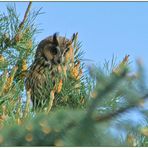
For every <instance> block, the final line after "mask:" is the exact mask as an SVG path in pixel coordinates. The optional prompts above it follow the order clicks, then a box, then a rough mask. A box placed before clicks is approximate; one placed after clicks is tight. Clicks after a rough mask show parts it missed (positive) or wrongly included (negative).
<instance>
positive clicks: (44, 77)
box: [26, 33, 76, 108]
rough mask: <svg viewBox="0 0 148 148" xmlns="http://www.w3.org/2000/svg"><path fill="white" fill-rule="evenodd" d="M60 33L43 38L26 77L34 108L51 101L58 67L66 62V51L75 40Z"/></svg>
mask: <svg viewBox="0 0 148 148" xmlns="http://www.w3.org/2000/svg"><path fill="white" fill-rule="evenodd" d="M75 36H76V35H75V34H73V36H72V38H71V39H67V38H65V37H62V36H59V35H58V33H55V34H53V35H52V36H49V37H47V38H45V39H43V40H42V41H41V42H40V43H39V44H38V47H37V50H36V53H35V58H34V61H33V63H32V65H31V66H30V69H29V71H28V76H27V78H26V90H27V91H28V90H29V91H30V96H31V101H32V103H33V108H39V107H40V108H41V107H42V108H43V107H45V106H46V105H47V103H48V101H49V99H50V98H49V96H50V91H51V88H53V86H54V85H55V78H56V76H57V74H58V72H57V71H56V67H57V66H58V65H62V64H63V63H64V62H65V56H66V53H67V52H68V51H69V49H70V46H71V44H72V43H73V41H74V38H75Z"/></svg>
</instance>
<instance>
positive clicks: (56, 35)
mask: <svg viewBox="0 0 148 148" xmlns="http://www.w3.org/2000/svg"><path fill="white" fill-rule="evenodd" d="M53 43H54V44H55V45H57V46H58V45H59V33H58V32H56V33H54V34H53Z"/></svg>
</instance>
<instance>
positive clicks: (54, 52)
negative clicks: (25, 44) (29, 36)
mask: <svg viewBox="0 0 148 148" xmlns="http://www.w3.org/2000/svg"><path fill="white" fill-rule="evenodd" d="M50 52H51V53H52V54H53V55H56V54H57V53H58V52H57V49H56V48H51V49H50Z"/></svg>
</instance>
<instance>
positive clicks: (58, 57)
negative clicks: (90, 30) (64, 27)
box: [35, 33, 76, 65]
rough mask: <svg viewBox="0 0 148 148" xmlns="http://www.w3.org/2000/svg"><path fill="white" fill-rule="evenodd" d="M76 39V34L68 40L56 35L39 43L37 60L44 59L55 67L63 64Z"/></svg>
mask: <svg viewBox="0 0 148 148" xmlns="http://www.w3.org/2000/svg"><path fill="white" fill-rule="evenodd" d="M75 37H76V34H73V36H72V38H71V39H67V38H65V37H62V36H59V35H58V33H54V34H53V35H52V36H49V37H47V38H45V39H44V40H42V41H41V42H40V43H39V45H38V48H37V51H36V55H35V58H38V57H42V58H44V59H45V61H46V62H47V63H48V62H50V63H51V64H55V65H57V64H61V63H63V62H64V58H65V55H66V53H67V52H68V51H69V49H70V45H71V44H72V43H73V41H74V39H75Z"/></svg>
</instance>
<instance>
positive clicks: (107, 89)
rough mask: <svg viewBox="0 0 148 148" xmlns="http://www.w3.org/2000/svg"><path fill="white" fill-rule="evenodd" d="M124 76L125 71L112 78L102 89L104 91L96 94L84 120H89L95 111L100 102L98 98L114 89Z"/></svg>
mask: <svg viewBox="0 0 148 148" xmlns="http://www.w3.org/2000/svg"><path fill="white" fill-rule="evenodd" d="M125 75H126V69H124V70H123V71H122V72H121V74H120V75H119V76H115V77H114V78H112V80H111V81H110V82H109V84H107V86H105V87H104V90H102V91H101V92H100V93H99V94H98V96H97V97H96V99H95V100H94V101H93V102H92V104H91V106H90V107H89V109H88V112H87V116H86V118H91V116H92V114H93V112H94V110H95V109H96V107H97V105H98V102H99V101H100V98H102V97H103V96H105V95H106V94H107V93H108V92H110V91H112V90H113V89H114V88H115V86H116V85H117V83H118V82H119V81H120V80H121V79H123V78H124V77H125Z"/></svg>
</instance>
